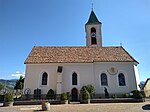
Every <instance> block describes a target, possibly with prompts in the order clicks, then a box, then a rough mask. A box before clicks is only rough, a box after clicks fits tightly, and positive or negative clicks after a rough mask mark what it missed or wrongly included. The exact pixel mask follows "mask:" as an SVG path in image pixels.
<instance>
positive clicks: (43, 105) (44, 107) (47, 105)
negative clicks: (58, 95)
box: [42, 102, 50, 111]
mask: <svg viewBox="0 0 150 112" xmlns="http://www.w3.org/2000/svg"><path fill="white" fill-rule="evenodd" d="M42 110H43V111H47V110H50V103H49V102H42Z"/></svg>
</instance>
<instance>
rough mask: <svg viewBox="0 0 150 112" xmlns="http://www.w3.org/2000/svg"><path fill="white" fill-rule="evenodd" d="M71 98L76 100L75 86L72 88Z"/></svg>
mask: <svg viewBox="0 0 150 112" xmlns="http://www.w3.org/2000/svg"><path fill="white" fill-rule="evenodd" d="M71 98H72V101H78V90H77V89H76V88H73V89H72V91H71Z"/></svg>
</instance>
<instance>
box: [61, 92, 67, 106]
mask: <svg viewBox="0 0 150 112" xmlns="http://www.w3.org/2000/svg"><path fill="white" fill-rule="evenodd" d="M60 99H61V101H62V103H64V104H68V95H67V93H62V94H61V95H60Z"/></svg>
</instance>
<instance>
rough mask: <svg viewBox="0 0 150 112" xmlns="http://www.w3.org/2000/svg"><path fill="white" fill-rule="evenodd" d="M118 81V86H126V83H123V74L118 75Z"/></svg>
mask: <svg viewBox="0 0 150 112" xmlns="http://www.w3.org/2000/svg"><path fill="white" fill-rule="evenodd" d="M118 80H119V86H126V83H125V76H124V74H123V73H120V74H119V75H118Z"/></svg>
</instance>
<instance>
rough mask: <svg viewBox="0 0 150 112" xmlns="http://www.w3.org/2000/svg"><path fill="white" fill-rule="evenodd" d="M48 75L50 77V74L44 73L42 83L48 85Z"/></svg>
mask: <svg viewBox="0 0 150 112" xmlns="http://www.w3.org/2000/svg"><path fill="white" fill-rule="evenodd" d="M47 77H48V74H47V73H46V72H44V73H43V74H42V85H47Z"/></svg>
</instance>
